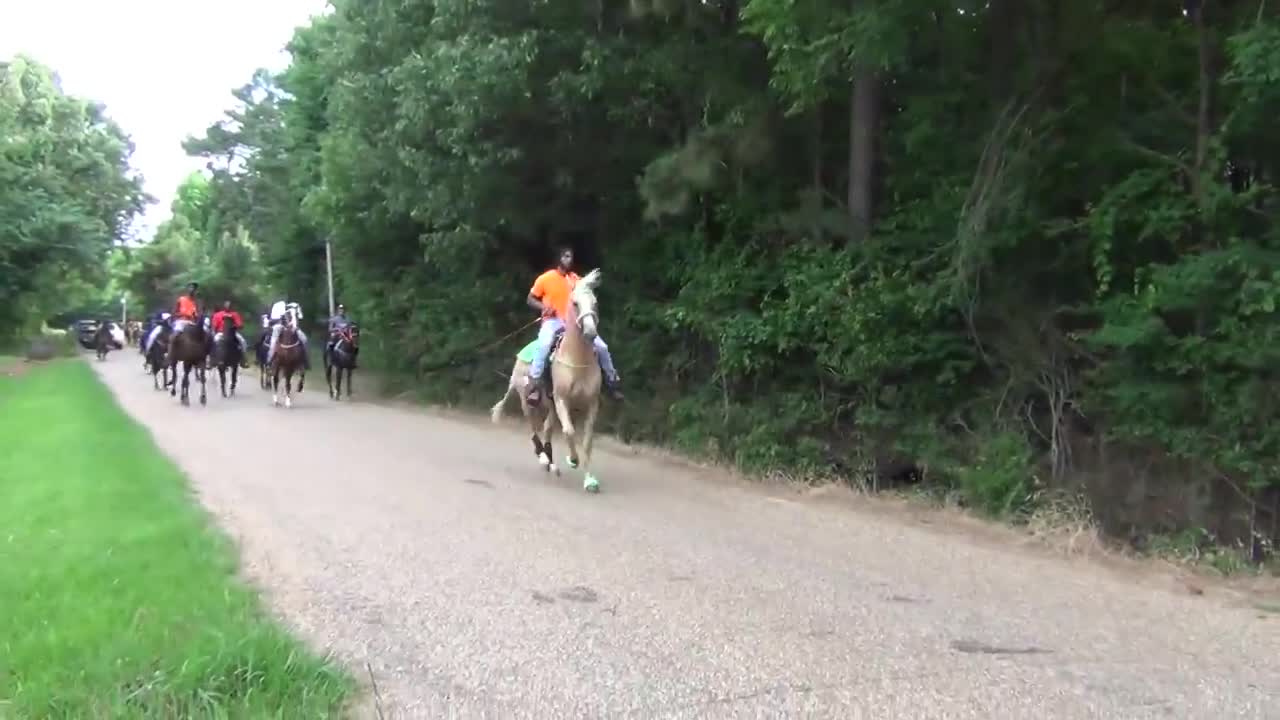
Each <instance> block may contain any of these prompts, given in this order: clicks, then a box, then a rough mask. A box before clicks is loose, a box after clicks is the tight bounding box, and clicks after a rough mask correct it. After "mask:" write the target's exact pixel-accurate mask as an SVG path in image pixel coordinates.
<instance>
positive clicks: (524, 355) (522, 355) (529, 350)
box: [516, 340, 538, 364]
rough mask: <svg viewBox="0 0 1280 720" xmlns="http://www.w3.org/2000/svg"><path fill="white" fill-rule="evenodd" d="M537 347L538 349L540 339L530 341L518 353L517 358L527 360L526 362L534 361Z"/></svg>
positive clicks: (521, 360) (522, 360)
mask: <svg viewBox="0 0 1280 720" xmlns="http://www.w3.org/2000/svg"><path fill="white" fill-rule="evenodd" d="M537 349H538V341H537V340H534V341H533V342H531V343H529V344H528V345H525V346H524V348H523V349H522V350H521V351H520V352H518V353H516V359H517V360H519V361H520V362H526V363H530V364H532V363H533V353H534V352H535V351H536V350H537Z"/></svg>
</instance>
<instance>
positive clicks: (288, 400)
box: [284, 397, 293, 408]
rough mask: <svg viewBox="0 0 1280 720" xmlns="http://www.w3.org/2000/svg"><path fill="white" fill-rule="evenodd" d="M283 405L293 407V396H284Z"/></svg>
mask: <svg viewBox="0 0 1280 720" xmlns="http://www.w3.org/2000/svg"><path fill="white" fill-rule="evenodd" d="M284 406H285V407H286V408H291V407H293V398H291V397H287V398H285V399H284Z"/></svg>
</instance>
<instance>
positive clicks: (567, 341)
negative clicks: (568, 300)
mask: <svg viewBox="0 0 1280 720" xmlns="http://www.w3.org/2000/svg"><path fill="white" fill-rule="evenodd" d="M594 352H595V349H594V348H592V347H591V343H589V342H587V338H586V336H585V335H583V334H582V330H581V329H579V328H578V316H577V313H575V312H574V311H573V310H572V309H570V310H569V317H567V318H565V323H564V337H563V338H562V339H561V340H560V353H561V355H563V356H564V359H565V360H568V361H569V362H571V363H573V364H574V365H575V366H582V367H586V366H587V365H588V362H589V361H590V360H591V358H592V356H593V355H594Z"/></svg>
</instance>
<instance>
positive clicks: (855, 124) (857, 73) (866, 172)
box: [848, 66, 880, 242]
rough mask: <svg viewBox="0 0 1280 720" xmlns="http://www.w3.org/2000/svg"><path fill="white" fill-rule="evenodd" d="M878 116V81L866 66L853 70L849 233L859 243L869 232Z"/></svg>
mask: <svg viewBox="0 0 1280 720" xmlns="http://www.w3.org/2000/svg"><path fill="white" fill-rule="evenodd" d="M879 116H880V78H879V76H878V74H877V72H876V71H875V70H874V69H873V68H870V67H867V66H859V67H857V68H855V70H854V73H853V88H852V92H851V96H850V110H849V199H848V205H849V232H850V239H852V240H853V241H855V242H857V241H861V240H864V239H866V237H867V235H868V234H869V233H870V232H871V224H872V218H873V216H872V209H873V198H872V192H871V191H872V187H873V185H874V180H875V159H876V155H875V151H876V147H875V140H876V129H877V125H878V124H879Z"/></svg>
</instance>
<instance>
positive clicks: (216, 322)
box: [212, 300, 249, 368]
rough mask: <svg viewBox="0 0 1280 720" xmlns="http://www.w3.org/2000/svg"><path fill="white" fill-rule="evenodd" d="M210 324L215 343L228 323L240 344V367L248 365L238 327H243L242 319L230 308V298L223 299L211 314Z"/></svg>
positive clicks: (242, 337)
mask: <svg viewBox="0 0 1280 720" xmlns="http://www.w3.org/2000/svg"><path fill="white" fill-rule="evenodd" d="M212 325H213V332H214V336H213V341H214V342H215V343H216V342H218V341H219V340H221V339H222V333H224V332H227V326H228V325H230V331H231V332H234V333H235V334H236V342H237V343H239V344H240V367H245V368H247V367H249V353H248V351H247V349H246V348H247V346H246V344H245V341H244V336H243V335H241V334H240V328H242V327H244V320H243V319H242V318H241V317H240V313H238V312H236V311H235V310H232V309H231V301H230V300H226V301H224V302H223V303H222V307H221V308H220V309H219V310H218V312H216V313H214V314H213V320H212Z"/></svg>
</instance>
